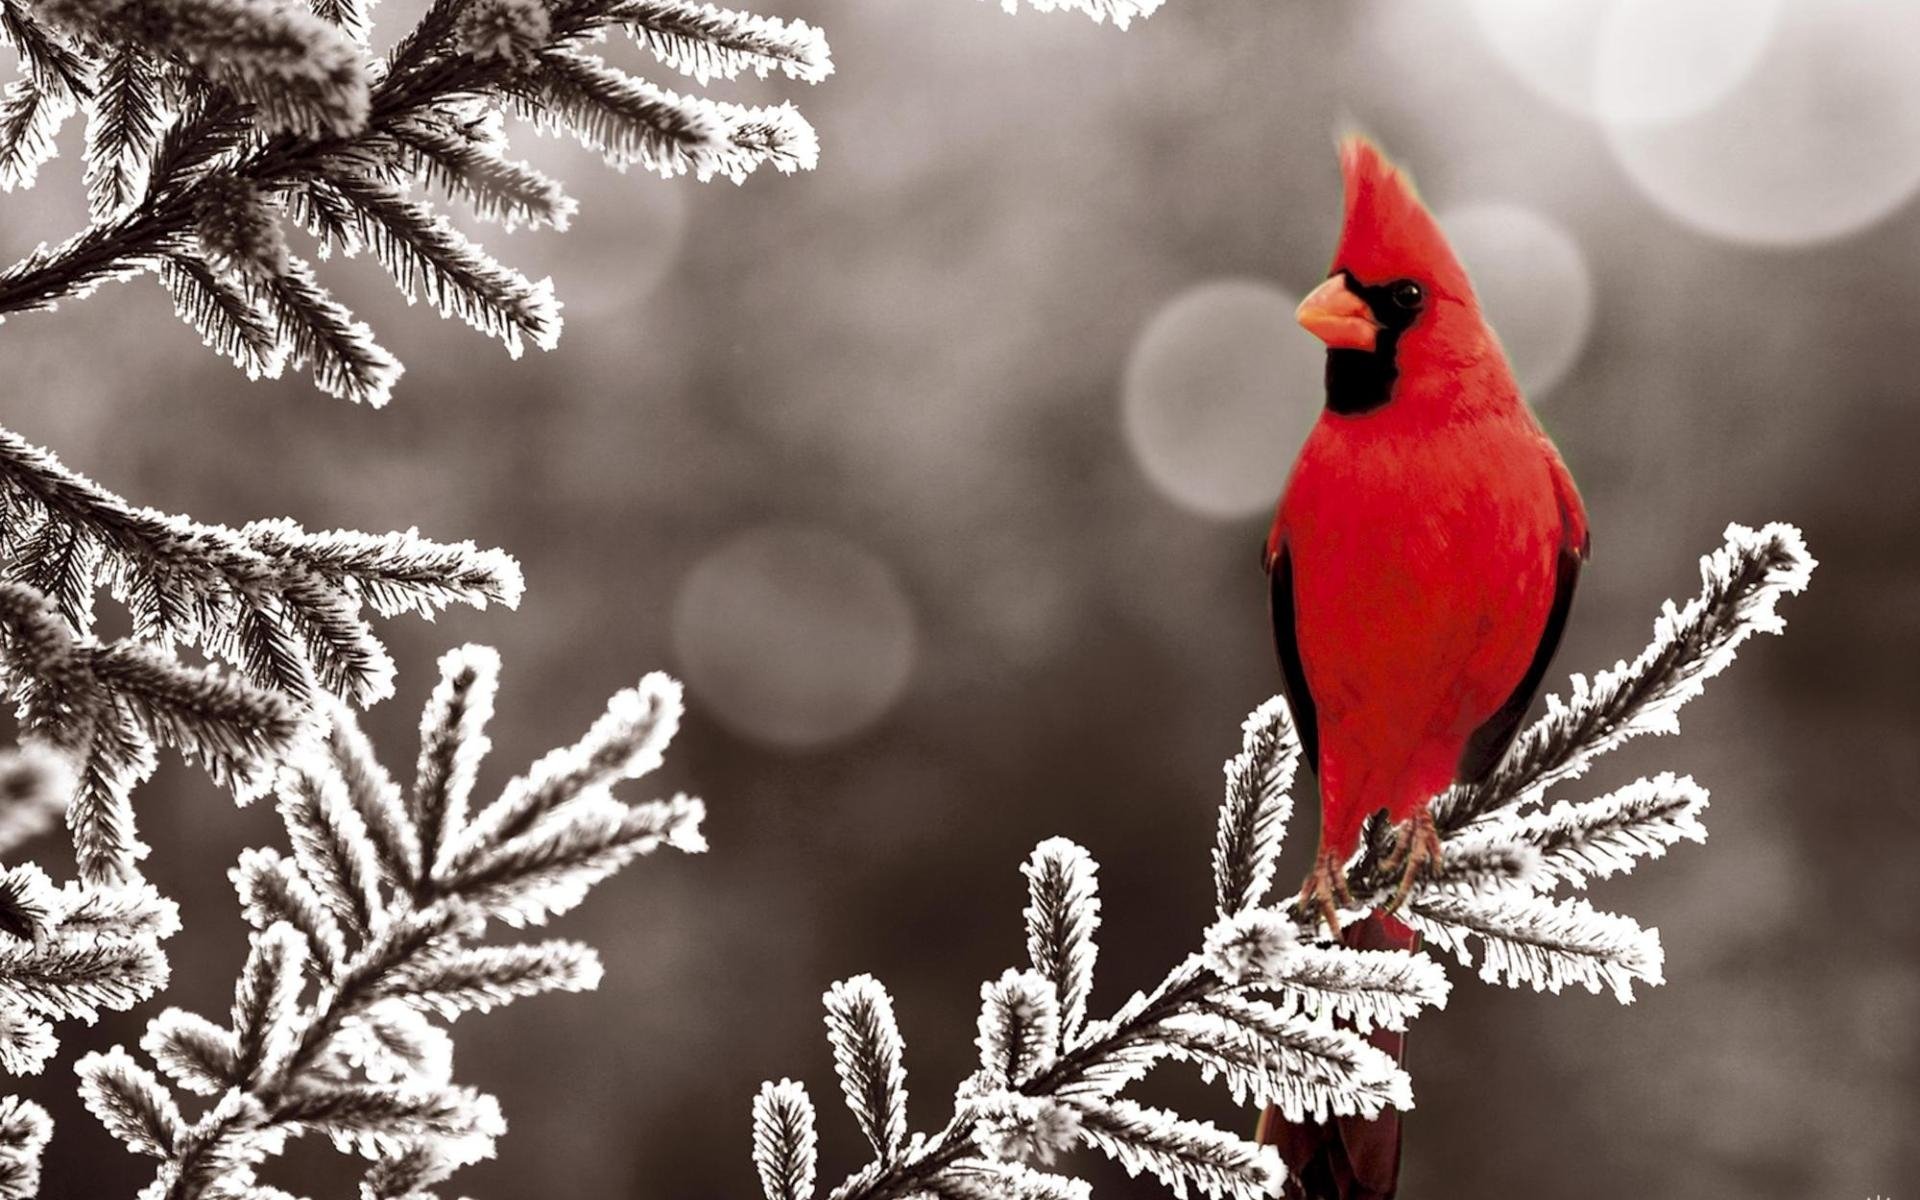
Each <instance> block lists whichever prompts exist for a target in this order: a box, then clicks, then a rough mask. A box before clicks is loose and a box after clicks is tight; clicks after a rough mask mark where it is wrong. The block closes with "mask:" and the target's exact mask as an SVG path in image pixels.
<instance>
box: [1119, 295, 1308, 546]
mask: <svg viewBox="0 0 1920 1200" xmlns="http://www.w3.org/2000/svg"><path fill="white" fill-rule="evenodd" d="M1299 303H1300V301H1299V298H1298V297H1297V296H1290V295H1288V294H1286V293H1285V292H1283V291H1281V290H1280V289H1279V288H1276V287H1273V286H1271V285H1269V284H1265V283H1259V282H1255V281H1252V280H1237V279H1236V280H1222V281H1217V282H1212V283H1205V284H1201V285H1199V286H1198V287H1194V288H1191V289H1189V290H1188V291H1186V292H1183V293H1181V294H1180V295H1178V296H1176V297H1174V298H1173V300H1171V301H1170V302H1168V303H1167V305H1166V306H1165V307H1163V308H1162V309H1160V311H1159V312H1157V313H1155V314H1154V316H1153V317H1152V319H1151V320H1149V321H1148V322H1147V324H1146V327H1145V328H1144V329H1143V330H1142V331H1141V333H1140V336H1139V338H1138V339H1137V340H1136V341H1135V343H1134V346H1133V352H1132V354H1131V355H1130V356H1129V358H1128V360H1127V369H1126V378H1125V381H1124V383H1123V386H1122V389H1121V419H1122V424H1123V425H1124V427H1125V431H1126V437H1127V445H1128V447H1129V448H1130V449H1131V450H1132V451H1133V456H1134V459H1135V460H1136V461H1137V462H1138V463H1139V464H1140V468H1141V470H1142V471H1144V472H1145V473H1146V476H1147V478H1148V479H1149V480H1150V481H1152V483H1153V485H1154V486H1155V487H1156V488H1158V489H1159V490H1160V491H1161V492H1162V493H1163V494H1165V495H1166V496H1167V497H1168V498H1170V499H1171V500H1173V501H1174V502H1175V503H1177V504H1179V505H1180V506H1181V507H1183V508H1186V509H1190V510H1191V511H1193V512H1197V513H1200V514H1203V515H1205V516H1209V517H1218V518H1223V519H1225V518H1238V517H1245V516H1250V515H1252V514H1254V513H1257V512H1260V511H1262V510H1263V509H1267V508H1270V507H1272V505H1273V503H1274V500H1275V499H1276V498H1277V497H1278V496H1279V494H1280V488H1281V486H1282V485H1283V484H1284V483H1285V482H1286V478H1287V471H1288V469H1289V468H1290V467H1291V466H1292V464H1293V457H1294V455H1295V454H1296V453H1297V452H1298V451H1299V448H1300V444H1301V443H1302V442H1303V441H1305V440H1306V436H1307V431H1308V430H1309V429H1310V428H1312V425H1313V420H1314V418H1315V417H1316V416H1317V415H1318V414H1319V411H1320V408H1321V406H1322V403H1323V392H1322V383H1321V379H1322V374H1323V366H1324V364H1325V362H1326V357H1325V347H1324V346H1322V345H1321V344H1320V343H1319V342H1318V341H1316V340H1315V339H1314V338H1313V337H1312V336H1311V335H1310V334H1308V333H1307V332H1306V331H1305V330H1302V329H1301V328H1300V327H1299V325H1297V324H1296V323H1295V322H1294V319H1293V310H1294V309H1295V308H1296V307H1297V306H1298V305H1299Z"/></svg>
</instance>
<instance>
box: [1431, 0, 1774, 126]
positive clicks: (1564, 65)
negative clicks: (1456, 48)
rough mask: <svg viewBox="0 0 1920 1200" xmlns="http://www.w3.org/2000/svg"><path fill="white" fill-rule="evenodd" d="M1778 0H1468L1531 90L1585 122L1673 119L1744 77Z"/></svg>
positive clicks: (1704, 104) (1700, 106) (1764, 37)
mask: <svg viewBox="0 0 1920 1200" xmlns="http://www.w3.org/2000/svg"><path fill="white" fill-rule="evenodd" d="M1781 3H1782V0H1552V2H1551V3H1541V2H1540V0H1470V5H1469V6H1470V8H1471V10H1472V14H1473V18H1474V24H1475V25H1476V26H1477V27H1478V28H1479V30H1480V33H1481V35H1482V37H1484V38H1485V40H1486V42H1487V44H1488V45H1489V46H1490V47H1492V49H1493V51H1494V53H1495V54H1496V55H1498V56H1499V58H1500V59H1501V61H1502V62H1504V63H1505V64H1506V65H1507V66H1508V68H1509V69H1511V70H1512V71H1513V72H1514V74H1515V75H1517V76H1518V77H1519V78H1520V80H1521V81H1522V82H1523V83H1525V84H1526V85H1527V86H1528V87H1529V88H1531V89H1533V90H1534V91H1535V92H1538V93H1539V94H1540V95H1542V96H1544V97H1546V98H1547V99H1549V100H1551V101H1553V102H1554V103H1556V104H1559V105H1560V106H1561V107H1563V108H1567V109H1569V110H1571V111H1573V112H1576V113H1579V114H1580V115H1582V116H1588V117H1601V118H1603V119H1608V120H1613V121H1649V120H1656V121H1657V120H1671V119H1673V118H1676V117H1681V116H1685V115H1687V114H1690V113H1695V112H1699V111H1701V110H1703V109H1705V108H1707V107H1709V106H1710V105H1712V104H1713V103H1714V102H1715V101H1717V100H1718V99H1719V98H1720V97H1722V96H1724V95H1726V94H1727V93H1728V92H1729V91H1730V90H1732V89H1733V88H1734V87H1735V86H1736V85H1737V84H1738V83H1739V82H1740V80H1741V79H1742V78H1743V77H1744V76H1745V75H1746V74H1747V72H1748V71H1750V70H1751V69H1752V68H1753V66H1754V63H1755V61H1756V60H1757V59H1758V58H1759V57H1760V54H1761V51H1762V49H1763V48H1764V47H1765V45H1766V44H1767V42H1768V41H1769V40H1770V38H1771V36H1772V33H1773V29H1774V18H1775V15H1776V10H1777V9H1778V8H1779V7H1780V5H1781Z"/></svg>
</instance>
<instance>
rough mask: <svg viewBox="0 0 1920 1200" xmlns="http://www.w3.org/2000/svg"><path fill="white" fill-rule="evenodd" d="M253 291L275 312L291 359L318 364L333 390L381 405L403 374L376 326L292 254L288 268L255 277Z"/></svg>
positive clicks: (316, 370) (319, 375) (326, 387)
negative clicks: (359, 316) (378, 338)
mask: <svg viewBox="0 0 1920 1200" xmlns="http://www.w3.org/2000/svg"><path fill="white" fill-rule="evenodd" d="M248 295H249V297H250V298H251V299H252V300H253V301H254V302H255V303H258V304H260V305H262V306H263V307H265V308H266V309H267V310H268V311H269V312H271V313H272V314H273V317H274V328H275V330H276V331H277V334H278V336H279V339H280V344H281V346H282V347H283V348H284V349H285V351H286V354H287V357H288V359H289V360H290V361H291V362H293V363H295V364H296V365H299V366H305V367H311V368H313V382H314V383H315V384H316V385H317V386H318V387H319V388H320V390H321V391H323V392H325V393H327V394H328V395H329V396H338V397H340V398H341V399H342V400H351V401H353V402H354V403H355V404H365V405H368V406H370V407H373V408H379V407H381V406H382V405H384V404H386V402H387V401H388V400H389V399H390V398H391V397H392V396H393V385H394V384H395V383H397V382H399V380H400V373H401V371H402V370H403V368H402V367H401V365H400V360H399V359H396V358H395V357H393V355H392V354H389V353H388V352H387V351H386V349H385V348H383V347H382V346H381V345H380V344H379V343H378V342H376V341H374V340H373V330H371V329H369V328H368V327H367V325H366V323H365V322H363V321H360V320H358V319H357V318H355V317H354V315H353V314H352V313H351V312H349V311H348V310H347V308H346V306H345V305H343V304H341V303H340V302H339V301H337V300H335V299H334V298H333V297H332V296H331V295H330V294H329V293H328V292H327V290H326V288H324V287H322V286H321V285H320V280H319V279H318V278H317V277H316V276H315V275H314V273H313V268H312V267H310V266H308V265H307V264H306V263H305V262H304V261H302V260H300V259H298V258H289V259H288V260H287V265H286V269H285V270H284V271H281V272H278V273H274V274H270V275H268V276H267V277H266V278H264V279H261V280H255V281H253V283H252V286H251V288H250V289H249V292H248Z"/></svg>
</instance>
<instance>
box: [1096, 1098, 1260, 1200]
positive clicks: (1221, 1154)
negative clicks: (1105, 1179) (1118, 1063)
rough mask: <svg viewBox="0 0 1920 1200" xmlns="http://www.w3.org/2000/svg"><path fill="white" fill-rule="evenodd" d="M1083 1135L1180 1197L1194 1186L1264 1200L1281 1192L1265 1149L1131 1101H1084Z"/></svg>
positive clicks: (1238, 1198) (1246, 1199)
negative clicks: (1148, 1174) (1147, 1174)
mask: <svg viewBox="0 0 1920 1200" xmlns="http://www.w3.org/2000/svg"><path fill="white" fill-rule="evenodd" d="M1075 1108H1076V1110H1077V1111H1078V1113H1079V1116H1080V1128H1081V1136H1082V1137H1083V1138H1084V1139H1085V1140H1086V1142H1087V1144H1088V1145H1090V1146H1092V1147H1094V1148H1095V1149H1097V1150H1100V1151H1101V1152H1103V1153H1105V1154H1107V1155H1108V1156H1109V1157H1111V1158H1112V1159H1113V1160H1114V1161H1115V1162H1118V1163H1119V1164H1120V1165H1121V1166H1122V1167H1125V1168H1126V1171H1127V1174H1129V1175H1139V1174H1140V1173H1141V1172H1142V1171H1146V1172H1149V1173H1151V1174H1153V1175H1155V1176H1157V1177H1158V1178H1159V1179H1160V1181H1161V1182H1162V1183H1164V1184H1166V1185H1167V1187H1168V1189H1169V1190H1170V1191H1172V1192H1173V1194H1174V1196H1176V1197H1184V1196H1186V1194H1187V1188H1188V1186H1189V1185H1191V1186H1192V1187H1193V1188H1194V1189H1195V1190H1197V1191H1199V1192H1201V1193H1202V1194H1204V1195H1208V1196H1214V1197H1220V1198H1231V1200H1266V1198H1267V1197H1270V1196H1272V1195H1273V1194H1274V1193H1276V1192H1277V1191H1279V1186H1278V1185H1279V1181H1278V1179H1277V1178H1276V1177H1275V1175H1274V1172H1275V1170H1276V1167H1277V1163H1276V1162H1275V1161H1274V1160H1273V1158H1272V1156H1270V1155H1268V1154H1267V1153H1266V1152H1265V1151H1264V1149H1263V1148H1261V1147H1259V1146H1256V1145H1254V1144H1253V1143H1252V1142H1247V1141H1242V1140H1241V1139H1240V1138H1237V1137H1234V1136H1233V1135H1232V1134H1228V1133H1224V1132H1222V1131H1221V1130H1219V1129H1216V1128H1215V1127H1214V1126H1212V1125H1210V1124H1207V1123H1206V1122H1204V1121H1186V1120H1181V1119H1179V1118H1177V1117H1175V1116H1174V1115H1173V1114H1172V1113H1170V1112H1167V1111H1165V1110H1163V1109H1157V1108H1147V1107H1145V1106H1143V1105H1139V1104H1135V1103H1134V1102H1133V1101H1131V1100H1116V1101H1112V1102H1110V1103H1106V1104H1101V1103H1097V1102H1092V1101H1081V1102H1080V1103H1078V1104H1076V1105H1075Z"/></svg>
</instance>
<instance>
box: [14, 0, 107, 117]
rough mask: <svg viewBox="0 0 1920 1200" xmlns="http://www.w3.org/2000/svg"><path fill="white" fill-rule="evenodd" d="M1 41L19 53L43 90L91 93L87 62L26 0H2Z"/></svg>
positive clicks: (78, 95)
mask: <svg viewBox="0 0 1920 1200" xmlns="http://www.w3.org/2000/svg"><path fill="white" fill-rule="evenodd" d="M0 42H5V43H6V44H7V45H8V46H11V47H12V48H13V52H14V53H15V54H18V55H19V56H20V63H21V65H22V66H24V67H26V69H27V77H28V78H30V79H32V80H33V81H34V82H35V83H36V84H38V85H39V87H40V90H41V91H43V92H53V93H65V94H66V95H68V96H71V97H73V98H75V99H85V98H86V97H88V96H90V95H92V93H93V88H92V86H91V85H90V83H89V82H88V79H87V65H86V62H85V61H84V60H83V59H82V58H81V57H80V55H78V54H76V53H75V52H74V50H73V48H72V47H70V46H68V45H67V44H66V42H65V41H64V40H63V39H62V37H61V35H60V34H58V33H56V32H55V31H54V30H53V29H51V28H50V27H48V26H47V25H46V24H45V23H44V22H42V21H41V20H40V18H39V17H38V16H36V15H34V12H33V9H32V8H31V7H30V6H29V5H28V3H27V0H0Z"/></svg>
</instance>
